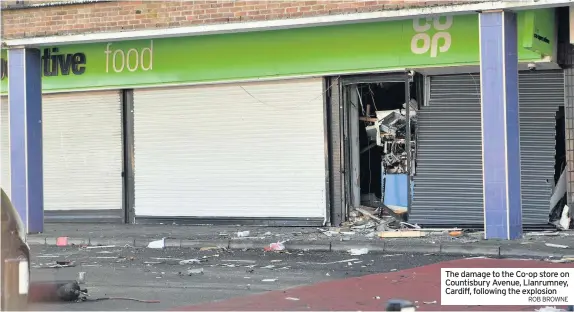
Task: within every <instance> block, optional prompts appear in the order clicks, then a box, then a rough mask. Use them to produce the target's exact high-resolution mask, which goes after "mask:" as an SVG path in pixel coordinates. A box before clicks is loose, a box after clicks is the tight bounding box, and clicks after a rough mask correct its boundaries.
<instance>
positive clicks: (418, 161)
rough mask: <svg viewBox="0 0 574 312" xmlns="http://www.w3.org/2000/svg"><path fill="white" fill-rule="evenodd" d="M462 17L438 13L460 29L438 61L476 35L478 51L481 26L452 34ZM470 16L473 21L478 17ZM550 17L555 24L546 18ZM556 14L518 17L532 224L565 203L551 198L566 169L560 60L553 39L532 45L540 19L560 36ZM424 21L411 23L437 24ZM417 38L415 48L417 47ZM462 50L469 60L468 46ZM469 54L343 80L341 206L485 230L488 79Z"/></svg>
mask: <svg viewBox="0 0 574 312" xmlns="http://www.w3.org/2000/svg"><path fill="white" fill-rule="evenodd" d="M464 18H465V17H463V16H454V17H446V18H443V19H441V18H439V19H435V20H434V23H433V26H434V28H449V27H450V28H449V30H452V32H451V34H450V35H451V37H449V40H451V41H449V40H445V41H444V42H445V44H447V42H448V44H449V49H448V50H447V51H446V52H443V53H441V52H436V51H437V50H435V53H437V54H436V59H441V57H445V58H446V57H447V56H446V54H450V53H451V49H453V48H455V46H454V42H455V40H457V39H460V40H465V39H466V40H469V37H471V36H472V34H475V33H476V36H477V39H476V43H474V41H473V40H469V41H467V43H468V45H467V46H466V48H467V49H474V48H475V49H476V50H477V51H478V49H479V47H478V31H475V30H470V29H469V31H468V33H467V37H466V38H463V37H461V38H456V39H455V37H454V34H455V33H456V30H455V27H462V23H461V21H462V20H464ZM467 18H468V19H469V23H470V20H471V19H473V18H474V17H471V16H467ZM534 20H536V21H537V22H536V23H537V24H536V23H535V22H534ZM542 20H546V21H547V22H548V23H549V24H548V25H541V24H540V23H542V22H541V21H542ZM554 21H555V20H554V11H553V10H542V11H531V12H520V13H519V14H518V32H519V36H518V38H519V40H518V41H519V42H518V44H519V49H518V56H519V60H520V61H519V62H520V64H519V90H518V92H519V101H520V108H519V114H520V151H521V155H520V159H521V184H522V189H521V193H522V220H523V224H524V227H526V228H544V227H547V226H548V225H549V221H550V220H549V208H548V207H549V206H551V207H550V208H555V207H554V206H555V205H558V206H560V204H559V203H557V202H556V200H553V201H552V202H551V200H550V199H551V197H553V199H554V197H556V195H554V196H553V192H554V193H556V192H555V189H556V190H557V191H558V192H560V190H559V186H560V185H562V184H561V183H560V181H559V177H560V174H561V172H562V170H563V169H564V159H565V151H564V134H563V132H564V113H563V109H564V72H563V70H562V69H560V67H559V66H558V65H557V64H556V63H554V62H553V61H555V60H556V57H555V55H556V47H555V42H554V41H548V42H546V44H545V45H543V46H540V45H538V43H535V44H534V46H536V47H533V43H532V40H531V39H530V37H529V35H530V36H532V33H533V30H532V28H533V27H534V26H533V25H534V24H536V26H535V27H536V31H538V32H546V33H545V36H546V37H548V38H556V28H555V26H554ZM420 22H421V21H416V20H415V21H414V22H413V26H412V27H413V29H415V30H417V29H423V28H424V29H431V28H432V27H430V25H429V24H430V23H429V24H425V23H424V22H422V23H420ZM437 26H438V27H437ZM421 38H422V37H421ZM535 38H536V37H535ZM414 40H415V39H414V37H413V42H414ZM423 41H424V40H423ZM439 42H440V41H439ZM416 44H418V43H416ZM416 44H413V45H412V46H411V50H412V52H413V53H415V54H416V53H419V51H418V50H417V49H418V47H417V46H416ZM421 44H422V43H421ZM439 50H440V49H439ZM427 52H429V51H427ZM430 53H433V51H430ZM453 53H454V52H453ZM454 55H456V57H461V58H462V57H464V52H462V51H461V52H460V54H458V55H457V54H454ZM454 55H453V54H451V55H449V56H450V57H453V56H454ZM542 60H544V61H542ZM465 61H470V58H467V59H466V60H465ZM465 61H462V60H453V61H452V65H451V66H449V67H442V68H437V67H434V68H421V67H418V68H417V67H416V66H409V67H408V68H407V69H406V70H404V71H402V72H400V73H399V72H397V73H388V74H372V75H361V76H347V77H342V78H340V79H338V80H337V81H338V84H339V85H340V93H341V94H340V97H339V98H338V99H332V101H334V102H336V103H337V104H340V107H341V110H340V122H341V124H342V127H341V137H342V138H343V139H342V140H341V145H342V148H341V150H340V153H341V155H340V157H339V158H340V163H341V168H342V170H341V172H343V174H341V176H340V178H341V191H340V192H341V193H340V194H341V195H340V197H339V198H340V199H341V209H342V210H343V211H346V213H348V212H352V211H353V210H355V209H357V208H362V209H360V210H361V212H363V211H367V212H371V213H372V214H374V215H378V216H379V217H381V218H383V216H384V215H391V216H393V217H394V218H398V219H401V220H403V221H407V220H408V222H409V223H410V224H418V225H422V226H427V227H428V226H430V227H433V226H434V227H448V226H460V227H465V228H482V227H483V224H484V208H483V200H484V197H483V176H482V140H483V138H482V133H481V98H480V79H481V77H480V74H479V72H478V71H479V70H478V67H474V66H466V65H460V63H466V62H465ZM456 63H459V64H458V66H457V64H456ZM468 63H470V62H468ZM407 116H408V117H407ZM335 179H336V178H335ZM562 182H563V181H562ZM556 185H558V186H556ZM555 186H556V187H555ZM335 193H336V191H335ZM563 204H564V203H562V206H563ZM558 208H561V207H558ZM554 210H556V209H554ZM561 211H562V210H561ZM564 211H566V210H564ZM566 213H567V212H566ZM342 214H345V213H342ZM351 214H353V213H351ZM550 217H552V216H550ZM568 220H569V219H568Z"/></svg>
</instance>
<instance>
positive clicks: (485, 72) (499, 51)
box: [479, 11, 522, 239]
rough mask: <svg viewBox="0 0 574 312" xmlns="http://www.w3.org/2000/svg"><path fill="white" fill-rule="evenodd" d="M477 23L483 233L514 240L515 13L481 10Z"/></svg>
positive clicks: (517, 219) (517, 229) (517, 221)
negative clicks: (478, 28) (478, 38)
mask: <svg viewBox="0 0 574 312" xmlns="http://www.w3.org/2000/svg"><path fill="white" fill-rule="evenodd" d="M479 27H480V86H481V113H482V166H483V168H482V173H483V188H484V189H483V190H484V230H485V238H487V239H493V238H494V239H517V238H520V237H521V236H522V207H521V190H520V131H519V130H520V118H519V112H518V55H517V46H518V43H517V30H516V15H515V14H514V13H512V12H503V11H493V12H482V13H480V16H479Z"/></svg>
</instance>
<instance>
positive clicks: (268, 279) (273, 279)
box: [261, 278, 277, 282]
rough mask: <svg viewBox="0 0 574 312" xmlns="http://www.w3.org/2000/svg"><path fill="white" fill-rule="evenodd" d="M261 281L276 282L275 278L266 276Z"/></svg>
mask: <svg viewBox="0 0 574 312" xmlns="http://www.w3.org/2000/svg"><path fill="white" fill-rule="evenodd" d="M261 281H262V282H276V281H277V279H276V278H266V279H262V280H261Z"/></svg>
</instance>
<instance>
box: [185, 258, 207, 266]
mask: <svg viewBox="0 0 574 312" xmlns="http://www.w3.org/2000/svg"><path fill="white" fill-rule="evenodd" d="M202 262H205V260H199V259H187V260H181V261H180V262H179V264H181V265H189V264H200V263H202Z"/></svg>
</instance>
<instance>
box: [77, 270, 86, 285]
mask: <svg viewBox="0 0 574 312" xmlns="http://www.w3.org/2000/svg"><path fill="white" fill-rule="evenodd" d="M85 283H86V272H78V284H85Z"/></svg>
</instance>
